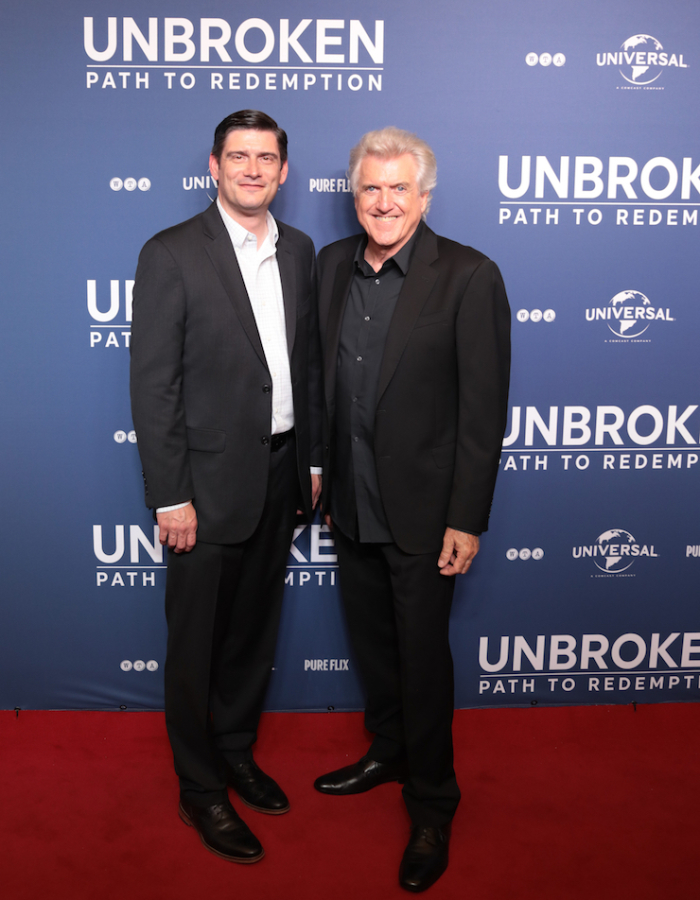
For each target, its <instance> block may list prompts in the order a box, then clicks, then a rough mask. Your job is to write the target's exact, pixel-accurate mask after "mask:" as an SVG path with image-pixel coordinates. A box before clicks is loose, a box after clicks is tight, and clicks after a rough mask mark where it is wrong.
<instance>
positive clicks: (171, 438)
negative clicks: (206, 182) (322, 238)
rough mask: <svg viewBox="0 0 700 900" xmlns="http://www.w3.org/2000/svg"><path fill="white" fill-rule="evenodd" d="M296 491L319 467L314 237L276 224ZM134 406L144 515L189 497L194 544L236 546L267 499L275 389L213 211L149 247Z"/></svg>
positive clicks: (136, 342)
mask: <svg viewBox="0 0 700 900" xmlns="http://www.w3.org/2000/svg"><path fill="white" fill-rule="evenodd" d="M277 225H278V229H279V240H278V242H277V262H278V265H279V271H280V278H281V282H282V292H283V295H284V307H285V317H286V327H287V343H288V348H289V359H290V368H291V376H292V390H293V397H294V419H295V431H296V443H297V455H298V470H299V481H300V485H301V487H302V494H303V503H304V505H305V507H306V510H307V512H308V514H309V515H311V484H310V475H309V465H310V464H311V465H321V464H322V453H321V434H320V432H321V426H320V419H321V413H320V404H321V388H320V381H321V373H320V358H319V350H318V337H317V317H316V303H315V268H314V267H315V259H314V248H313V244H312V242H311V239H310V238H309V237H307V236H306V235H305V234H303V233H302V232H300V231H297V230H296V229H294V228H290V226H289V225H284V224H283V223H282V222H278V223H277ZM133 301H134V302H133V322H132V337H131V402H132V413H133V419H134V426H135V429H136V435H137V439H138V446H139V453H140V455H141V461H142V464H143V471H144V481H145V486H146V505H147V506H149V507H151V508H154V509H155V508H158V507H161V506H171V505H174V504H176V503H180V502H184V501H186V500H190V499H192V500H193V501H194V505H195V509H196V511H197V518H198V537H199V538H200V539H201V540H204V541H208V542H212V543H239V542H241V541H243V540H246V539H247V538H248V537H250V535H251V534H252V533H253V531H254V530H255V527H256V526H257V524H258V522H259V520H260V516H261V514H262V509H263V504H264V502H265V493H266V489H267V477H268V468H269V456H270V430H271V424H270V423H271V419H272V391H271V385H272V379H271V377H270V372H269V369H268V366H267V362H266V360H265V354H264V352H263V348H262V344H261V342H260V336H259V334H258V330H257V326H256V324H255V317H254V315H253V309H252V307H251V304H250V300H249V298H248V294H247V291H246V289H245V285H244V282H243V277H242V275H241V273H240V269H239V267H238V262H237V260H236V254H235V250H234V249H233V246H232V244H231V239H230V237H229V234H228V232H227V230H226V226H225V225H224V223H223V220H222V218H221V216H220V214H219V211H218V209H217V206H216V203H213V204H212V205H211V206H210V207H209V208H208V209H207V210H206V211H205V212H203V213H201V214H200V215H198V216H195V217H194V218H192V219H189V220H188V221H186V222H182V223H181V224H179V225H176V226H175V227H173V228H169V229H167V230H166V231H162V232H160V233H159V234H157V235H156V236H155V237H153V238H151V240H150V241H148V243H147V244H146V245H145V246H144V248H143V250H142V251H141V255H140V257H139V264H138V269H137V272H136V281H135V284H134V291H133Z"/></svg>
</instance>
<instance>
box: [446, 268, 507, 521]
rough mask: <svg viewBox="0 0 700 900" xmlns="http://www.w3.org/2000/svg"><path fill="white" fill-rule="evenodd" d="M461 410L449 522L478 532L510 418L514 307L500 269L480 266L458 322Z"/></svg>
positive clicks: (486, 514)
mask: <svg viewBox="0 0 700 900" xmlns="http://www.w3.org/2000/svg"><path fill="white" fill-rule="evenodd" d="M455 339H456V341H457V365H458V379H459V401H458V402H459V409H458V426H457V447H456V455H455V472H454V480H453V485H452V494H451V498H450V504H449V508H448V514H447V524H448V525H449V526H451V527H452V528H457V529H459V530H460V531H469V532H472V533H475V534H479V533H480V532H482V531H486V529H487V527H488V519H489V513H490V511H491V501H492V499H493V492H494V488H495V484H496V475H497V473H498V464H499V459H500V455H501V444H502V441H503V434H504V432H505V427H506V420H507V414H508V380H509V375H510V309H509V306H508V298H507V296H506V290H505V286H504V284H503V279H502V277H501V273H500V272H499V270H498V266H497V265H496V264H495V263H494V262H492V261H491V260H490V259H484V261H483V262H482V263H481V264H480V265H479V266H478V268H477V269H476V271H475V272H474V274H473V275H472V277H471V278H470V280H469V283H468V285H467V288H466V290H465V293H464V296H463V298H462V302H461V305H460V310H459V313H458V315H457V321H456V335H455Z"/></svg>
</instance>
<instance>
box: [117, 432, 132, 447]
mask: <svg viewBox="0 0 700 900" xmlns="http://www.w3.org/2000/svg"><path fill="white" fill-rule="evenodd" d="M114 440H115V441H116V442H117V443H118V444H123V443H124V442H125V441H129V443H130V444H135V443H136V432H135V431H130V432H129V433H128V434H127V432H126V431H115V432H114Z"/></svg>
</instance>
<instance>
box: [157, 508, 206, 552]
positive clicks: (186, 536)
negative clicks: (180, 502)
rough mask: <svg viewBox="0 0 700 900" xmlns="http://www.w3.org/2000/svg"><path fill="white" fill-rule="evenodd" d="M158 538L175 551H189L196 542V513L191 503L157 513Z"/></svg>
mask: <svg viewBox="0 0 700 900" xmlns="http://www.w3.org/2000/svg"><path fill="white" fill-rule="evenodd" d="M157 519H158V527H159V528H160V535H159V540H160V542H161V544H167V545H168V547H170V549H171V550H174V551H175V552H176V553H189V552H190V550H191V549H192V548H193V547H194V545H195V544H196V543H197V513H196V512H195V509H194V506H193V505H192V503H191V502H190V503H188V504H187V506H183V507H181V508H180V509H174V510H172V511H171V512H164V513H158V514H157Z"/></svg>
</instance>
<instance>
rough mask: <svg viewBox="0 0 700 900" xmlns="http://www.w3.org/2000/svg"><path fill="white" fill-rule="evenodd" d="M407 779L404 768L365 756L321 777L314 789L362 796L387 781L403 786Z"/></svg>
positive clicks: (325, 792) (326, 792)
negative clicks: (396, 782)
mask: <svg viewBox="0 0 700 900" xmlns="http://www.w3.org/2000/svg"><path fill="white" fill-rule="evenodd" d="M405 779H406V772H405V771H404V768H403V767H402V766H398V765H392V764H390V763H380V762H375V761H374V760H373V759H370V758H369V756H363V757H362V759H360V760H358V761H357V762H356V763H353V764H352V765H351V766H344V767H343V768H342V769H336V770H335V772H329V773H328V774H327V775H321V777H320V778H317V779H316V781H314V787H315V788H316V790H317V791H321V793H322V794H361V793H363V792H364V791H369V790H371V789H372V788H373V787H377V785H378V784H386V782H387V781H398V782H400V783H401V784H403V782H404V781H405Z"/></svg>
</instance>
